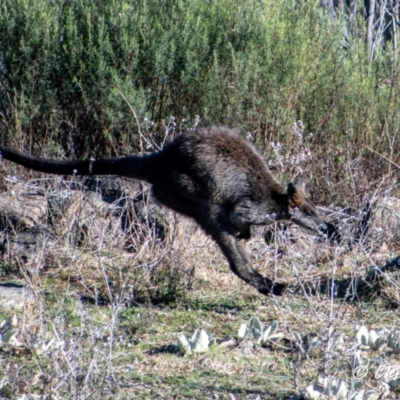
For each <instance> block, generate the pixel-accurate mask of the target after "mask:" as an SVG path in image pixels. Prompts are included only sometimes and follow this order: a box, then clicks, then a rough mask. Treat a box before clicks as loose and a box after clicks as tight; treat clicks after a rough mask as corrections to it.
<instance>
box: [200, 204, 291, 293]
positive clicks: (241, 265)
mask: <svg viewBox="0 0 400 400" xmlns="http://www.w3.org/2000/svg"><path fill="white" fill-rule="evenodd" d="M195 218H196V221H197V222H198V223H199V225H200V226H201V227H202V228H203V229H204V230H205V231H206V232H207V233H208V234H210V235H211V236H212V238H213V239H214V240H215V241H216V242H217V244H218V246H219V247H220V248H221V250H222V252H223V254H224V255H225V257H226V258H227V260H228V262H229V266H230V268H231V270H232V272H233V273H235V274H236V275H237V276H238V277H239V278H240V279H242V280H243V281H245V282H247V283H249V284H250V285H252V286H253V287H255V288H256V289H257V290H258V291H259V292H260V293H262V294H264V295H267V294H270V293H273V294H276V295H282V294H283V293H284V291H285V289H286V285H282V284H279V283H277V284H274V283H273V282H272V281H271V280H270V279H269V278H267V277H264V276H262V275H261V274H259V273H258V272H256V271H254V270H253V269H251V267H250V266H249V261H248V258H247V255H246V251H245V249H244V247H243V243H240V242H239V241H238V240H237V239H236V235H235V234H236V232H235V229H234V228H233V227H232V224H231V221H230V219H229V217H228V213H227V212H226V210H225V209H224V208H223V207H220V206H216V205H214V206H212V207H204V208H203V210H202V212H199V213H198V214H197V215H196V216H195Z"/></svg>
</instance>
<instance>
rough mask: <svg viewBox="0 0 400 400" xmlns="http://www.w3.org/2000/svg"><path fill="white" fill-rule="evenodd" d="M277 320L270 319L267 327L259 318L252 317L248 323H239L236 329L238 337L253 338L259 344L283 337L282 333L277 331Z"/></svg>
mask: <svg viewBox="0 0 400 400" xmlns="http://www.w3.org/2000/svg"><path fill="white" fill-rule="evenodd" d="M277 330H278V321H272V322H271V323H270V324H269V325H268V326H267V327H265V326H264V324H263V323H262V322H261V321H260V319H259V318H257V317H253V318H251V319H250V321H249V322H248V324H242V325H240V328H239V331H238V337H239V339H249V340H254V341H255V342H257V343H259V344H263V343H267V342H274V341H276V340H278V339H280V338H282V337H283V334H282V333H277Z"/></svg>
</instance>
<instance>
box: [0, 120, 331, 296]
mask: <svg viewBox="0 0 400 400" xmlns="http://www.w3.org/2000/svg"><path fill="white" fill-rule="evenodd" d="M0 152H1V155H2V157H3V158H5V159H7V160H11V161H13V162H16V163H17V164H21V165H23V166H25V167H27V168H31V169H34V170H37V171H42V172H47V173H53V174H62V175H72V174H76V175H121V176H125V177H130V178H135V179H142V180H146V181H148V182H149V183H150V184H152V193H153V195H154V197H155V198H156V199H157V200H158V201H159V202H160V203H161V204H164V205H165V206H167V207H169V208H171V209H173V210H175V211H177V212H178V213H181V214H184V215H187V216H189V217H191V218H193V219H194V220H195V221H197V223H198V224H199V225H200V226H201V227H202V228H203V229H204V230H205V231H206V232H207V233H208V234H209V235H211V237H212V238H213V239H214V240H215V241H216V242H217V243H218V245H219V247H220V248H221V250H222V252H223V254H224V255H225V257H226V258H227V260H228V262H229V266H230V268H231V270H232V271H233V272H234V273H235V274H236V275H237V276H238V277H239V278H240V279H242V280H243V281H245V282H247V283H249V284H250V285H252V286H254V287H255V288H256V289H257V290H258V291H259V292H260V293H262V294H265V295H266V294H269V293H273V294H277V295H281V294H282V293H283V292H284V290H285V288H286V286H285V285H282V284H274V283H273V282H272V281H271V280H270V279H269V278H266V277H264V276H262V275H260V274H259V273H258V272H256V271H254V270H252V269H251V268H250V266H249V261H248V259H247V255H246V252H245V249H244V245H243V243H242V241H241V240H240V239H248V238H249V237H250V226H251V225H266V224H269V223H271V222H273V221H279V220H291V221H293V222H295V223H297V224H298V225H301V226H303V227H306V228H309V229H312V230H314V231H317V232H323V231H326V229H327V225H326V224H325V223H324V222H323V221H322V220H321V219H320V217H319V216H318V213H317V211H316V209H315V207H314V206H313V205H312V203H311V202H310V201H309V200H307V198H306V196H305V193H304V190H303V187H302V186H301V185H298V184H294V183H289V185H288V187H287V189H285V187H284V186H282V185H281V184H280V183H279V182H278V181H277V180H276V179H275V178H274V177H273V175H272V174H271V173H270V171H269V170H268V168H267V166H266V164H265V162H264V160H263V159H262V157H261V156H260V155H259V154H258V153H257V152H256V150H255V149H254V148H253V146H252V145H251V144H249V143H248V142H247V141H246V140H244V139H243V138H241V137H240V136H238V135H236V134H235V133H233V132H232V131H231V130H229V129H227V128H221V127H211V128H201V129H197V130H194V131H188V132H186V133H184V134H182V135H180V136H178V137H177V138H176V139H175V140H174V141H173V142H172V143H170V144H169V145H168V146H166V147H165V148H164V149H163V150H162V151H160V152H158V153H154V154H151V155H146V156H143V157H139V156H128V157H119V158H112V159H103V160H85V161H54V160H46V159H41V158H37V157H32V156H27V155H24V154H21V153H18V152H16V151H14V150H10V149H7V148H2V147H0Z"/></svg>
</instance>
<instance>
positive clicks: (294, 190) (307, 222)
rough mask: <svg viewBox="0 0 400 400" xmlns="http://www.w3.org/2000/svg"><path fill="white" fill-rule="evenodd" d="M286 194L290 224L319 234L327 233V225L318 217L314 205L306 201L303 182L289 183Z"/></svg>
mask: <svg viewBox="0 0 400 400" xmlns="http://www.w3.org/2000/svg"><path fill="white" fill-rule="evenodd" d="M286 193H287V196H288V203H289V214H290V220H291V221H292V222H294V223H295V224H297V225H300V226H302V227H303V228H308V229H311V230H313V231H315V232H318V233H321V234H327V233H328V225H327V224H326V223H325V221H323V220H322V219H321V217H320V216H319V215H318V212H317V209H316V208H315V206H314V204H312V203H311V201H310V200H308V198H307V196H306V192H305V186H304V183H303V182H301V181H300V180H295V181H294V182H290V183H289V184H288V186H287V189H286Z"/></svg>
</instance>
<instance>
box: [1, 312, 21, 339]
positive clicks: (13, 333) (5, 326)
mask: <svg viewBox="0 0 400 400" xmlns="http://www.w3.org/2000/svg"><path fill="white" fill-rule="evenodd" d="M17 326H18V319H17V317H16V316H15V315H14V316H12V317H10V318H7V319H5V320H4V321H3V322H2V323H1V324H0V346H1V345H10V346H13V347H20V346H22V343H21V342H20V341H19V340H18V338H17V335H18V329H17Z"/></svg>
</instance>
